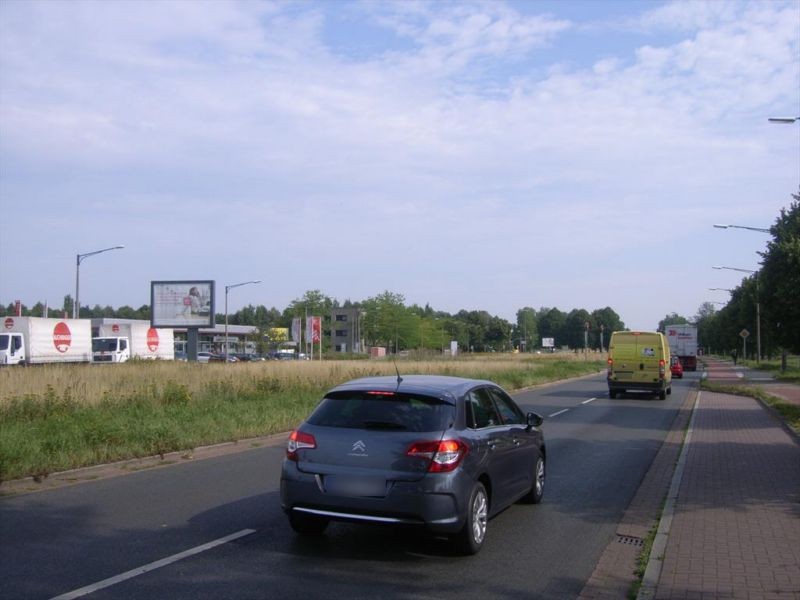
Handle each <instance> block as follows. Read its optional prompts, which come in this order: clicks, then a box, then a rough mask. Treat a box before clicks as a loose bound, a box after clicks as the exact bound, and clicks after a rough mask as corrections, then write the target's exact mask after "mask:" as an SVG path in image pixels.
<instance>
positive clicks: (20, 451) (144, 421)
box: [0, 355, 602, 481]
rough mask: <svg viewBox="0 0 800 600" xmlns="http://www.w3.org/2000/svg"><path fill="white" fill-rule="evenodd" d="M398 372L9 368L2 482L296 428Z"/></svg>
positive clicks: (510, 378)
mask: <svg viewBox="0 0 800 600" xmlns="http://www.w3.org/2000/svg"><path fill="white" fill-rule="evenodd" d="M592 358H598V357H592ZM601 367H602V363H601V362H600V361H599V360H585V359H584V357H582V356H581V357H574V356H567V357H565V356H563V355H562V356H557V357H549V356H546V357H538V358H536V359H534V358H531V357H529V356H520V355H497V356H491V357H484V358H477V359H475V358H465V359H457V360H434V361H424V362H423V361H419V362H411V361H401V362H399V363H397V369H399V371H400V373H401V374H403V373H405V374H410V373H422V374H446V375H455V376H463V377H472V378H479V379H491V380H493V381H496V382H497V383H499V384H501V385H503V386H504V387H506V388H507V389H518V388H522V387H525V386H530V385H535V384H538V383H543V382H547V381H554V380H558V379H564V378H566V377H571V376H575V375H580V374H585V373H591V372H596V371H598V370H599V369H600V368H601ZM395 372H396V371H395V364H394V363H392V362H390V361H363V360H359V361H321V362H320V361H314V362H305V361H299V362H281V361H276V362H261V363H242V364H224V363H220V364H208V365H199V364H193V363H181V362H175V363H173V362H137V363H128V364H123V365H102V366H99V365H46V366H41V367H30V368H17V367H12V368H5V369H0V481H2V480H3V479H5V480H8V479H15V478H18V477H23V476H27V475H34V476H36V475H45V474H47V473H50V472H55V471H61V470H65V469H70V468H75V467H79V466H86V465H92V464H98V463H103V462H109V461H114V460H121V459H125V458H132V457H140V456H151V455H159V454H162V455H163V454H164V453H166V452H171V451H174V450H183V449H191V448H194V447H196V446H200V445H207V444H213V443H218V442H223V441H231V440H236V439H242V438H247V437H254V436H259V435H266V434H270V433H277V432H280V431H286V430H288V429H291V428H292V427H294V426H295V425H296V424H297V423H299V422H300V421H302V420H303V419H304V418H305V416H306V415H307V414H308V413H309V412H310V411H311V409H313V407H314V406H315V405H316V403H317V402H318V401H319V399H320V398H321V395H322V394H323V393H324V391H325V390H326V389H328V388H330V387H333V386H334V385H337V384H339V383H341V382H343V381H346V380H348V379H353V378H356V377H363V376H369V375H393V374H395Z"/></svg>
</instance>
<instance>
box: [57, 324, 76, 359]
mask: <svg viewBox="0 0 800 600" xmlns="http://www.w3.org/2000/svg"><path fill="white" fill-rule="evenodd" d="M53 345H54V346H55V347H56V350H58V351H59V352H61V353H62V354H63V353H64V352H66V351H67V350H69V347H70V346H71V345H72V332H71V331H70V330H69V327H67V324H66V323H64V322H63V321H60V322H58V323H56V326H55V327H54V328H53Z"/></svg>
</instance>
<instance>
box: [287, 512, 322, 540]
mask: <svg viewBox="0 0 800 600" xmlns="http://www.w3.org/2000/svg"><path fill="white" fill-rule="evenodd" d="M289 525H291V527H292V529H294V531H295V533H299V534H300V535H308V536H319V535H322V534H323V533H324V531H325V529H326V528H327V527H328V519H323V518H322V517H315V516H313V515H306V514H303V513H299V512H297V511H294V510H293V511H291V512H290V513H289Z"/></svg>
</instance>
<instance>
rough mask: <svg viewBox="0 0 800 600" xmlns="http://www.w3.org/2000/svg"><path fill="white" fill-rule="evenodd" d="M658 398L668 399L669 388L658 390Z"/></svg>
mask: <svg viewBox="0 0 800 600" xmlns="http://www.w3.org/2000/svg"><path fill="white" fill-rule="evenodd" d="M658 399H659V400H666V399H667V390H661V391H659V392H658Z"/></svg>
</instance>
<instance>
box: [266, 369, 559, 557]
mask: <svg viewBox="0 0 800 600" xmlns="http://www.w3.org/2000/svg"><path fill="white" fill-rule="evenodd" d="M541 424H542V417H540V416H539V415H537V414H536V413H528V414H527V415H526V414H524V413H523V412H522V410H520V408H519V407H518V406H517V404H516V403H515V402H514V401H513V400H512V399H511V397H510V396H509V395H508V394H507V393H506V392H504V391H503V390H502V389H501V388H500V387H499V386H498V385H496V384H494V383H492V382H490V381H481V380H475V379H462V378H459V377H443V376H435V375H407V376H403V377H400V376H398V377H367V378H363V379H356V380H353V381H350V382H347V383H344V384H342V385H340V386H337V387H335V388H334V389H332V390H331V391H329V392H328V393H327V394H326V395H325V397H324V398H323V400H322V401H321V402H320V404H319V405H318V406H317V408H316V409H315V410H314V412H313V413H312V414H311V416H309V417H308V419H307V420H306V421H305V422H304V423H303V424H302V425H300V427H298V428H297V429H296V430H295V431H293V432H292V434H291V435H290V437H289V440H288V443H287V447H286V458H285V459H284V461H283V470H282V474H281V504H282V506H283V510H284V511H285V512H286V514H287V515H288V517H289V523H290V524H291V526H292V528H293V529H294V530H295V531H297V532H298V533H301V534H320V533H322V532H323V531H324V529H325V527H326V526H327V525H328V522H329V521H331V520H337V521H351V522H363V523H381V524H412V525H420V526H424V527H426V528H427V529H429V530H430V531H432V532H434V533H436V534H446V535H449V536H451V537H452V539H453V542H454V544H455V546H456V548H457V550H458V551H460V552H462V553H465V554H474V553H476V552H477V551H478V550H480V548H481V547H482V546H483V543H484V540H485V538H486V527H487V523H488V520H489V518H490V517H492V516H494V515H496V514H497V513H498V512H500V511H501V510H503V509H505V508H506V507H508V506H509V505H510V504H512V503H514V502H516V501H518V500H522V501H525V502H529V503H532V504H537V503H538V502H540V501H541V499H542V494H543V492H544V482H545V458H546V452H545V443H544V437H543V435H542V431H541V429H540V426H541Z"/></svg>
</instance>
